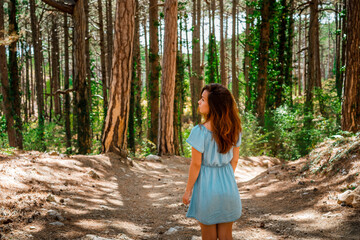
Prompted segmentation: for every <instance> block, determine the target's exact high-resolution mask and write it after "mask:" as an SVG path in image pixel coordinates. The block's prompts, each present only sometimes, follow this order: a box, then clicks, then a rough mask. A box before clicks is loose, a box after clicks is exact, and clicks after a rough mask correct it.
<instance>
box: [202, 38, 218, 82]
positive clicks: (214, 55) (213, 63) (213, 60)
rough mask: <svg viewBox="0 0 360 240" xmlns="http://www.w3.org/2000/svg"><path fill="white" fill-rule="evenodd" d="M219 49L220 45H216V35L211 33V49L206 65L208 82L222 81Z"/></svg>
mask: <svg viewBox="0 0 360 240" xmlns="http://www.w3.org/2000/svg"><path fill="white" fill-rule="evenodd" d="M217 49H218V47H216V41H215V36H214V34H211V35H210V40H209V50H208V53H207V60H208V64H207V66H206V71H205V82H206V84H209V83H219V82H220V77H219V71H218V65H219V54H218V51H217Z"/></svg>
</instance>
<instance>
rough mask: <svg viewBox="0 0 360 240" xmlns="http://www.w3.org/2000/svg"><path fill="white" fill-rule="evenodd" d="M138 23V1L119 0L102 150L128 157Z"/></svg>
mask: <svg viewBox="0 0 360 240" xmlns="http://www.w3.org/2000/svg"><path fill="white" fill-rule="evenodd" d="M134 25H135V1H134V0H127V1H118V2H117V4H116V18H115V33H116V34H115V39H114V56H113V60H114V61H113V64H112V79H111V88H110V102H109V108H108V112H107V115H106V122H105V128H104V133H103V138H102V151H103V152H115V153H117V154H120V156H122V157H124V158H126V157H127V141H126V133H127V127H128V117H129V105H130V102H129V100H130V84H131V77H132V76H131V75H132V71H131V63H132V57H133V44H134V29H135V26H134Z"/></svg>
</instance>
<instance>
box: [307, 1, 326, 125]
mask: <svg viewBox="0 0 360 240" xmlns="http://www.w3.org/2000/svg"><path fill="white" fill-rule="evenodd" d="M318 5H319V2H318V0H312V1H311V3H310V26H309V48H308V54H309V60H308V64H309V76H308V78H307V79H308V82H307V89H306V101H305V114H306V115H308V116H309V119H308V121H306V122H307V124H308V125H309V124H310V120H311V118H310V117H311V115H312V114H313V89H314V86H316V87H317V88H318V89H321V70H320V52H319V47H320V44H319V17H318ZM319 105H320V112H321V114H322V115H323V116H325V109H324V104H323V102H322V98H321V97H319Z"/></svg>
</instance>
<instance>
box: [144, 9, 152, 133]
mask: <svg viewBox="0 0 360 240" xmlns="http://www.w3.org/2000/svg"><path fill="white" fill-rule="evenodd" d="M146 23H147V18H146V16H145V17H144V19H143V27H144V38H145V85H146V100H147V108H146V116H147V118H146V119H150V117H149V116H150V114H151V113H150V106H149V105H150V96H149V95H150V89H149V86H150V85H149V84H150V83H149V74H150V69H149V68H150V67H149V49H148V38H147V26H146ZM150 123H151V122H150ZM145 132H146V135H147V136H146V138H147V139H149V133H150V129H149V120H146V124H145Z"/></svg>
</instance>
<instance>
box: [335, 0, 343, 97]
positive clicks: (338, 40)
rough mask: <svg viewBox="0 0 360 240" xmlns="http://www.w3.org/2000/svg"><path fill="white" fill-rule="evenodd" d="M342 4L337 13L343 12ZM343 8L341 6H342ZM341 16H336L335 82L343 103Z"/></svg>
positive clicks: (337, 8)
mask: <svg viewBox="0 0 360 240" xmlns="http://www.w3.org/2000/svg"><path fill="white" fill-rule="evenodd" d="M339 5H340V3H335V11H337V12H338V11H339V12H341V7H340V9H339ZM340 6H341V5H340ZM338 16H339V14H335V28H336V35H335V82H336V93H337V96H338V98H339V100H340V101H341V98H342V83H341V82H340V44H341V34H340V33H338V30H340V29H341V21H339V20H340V19H339V17H338Z"/></svg>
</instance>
